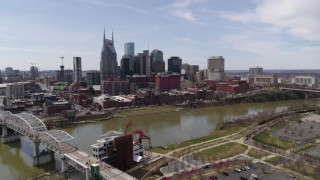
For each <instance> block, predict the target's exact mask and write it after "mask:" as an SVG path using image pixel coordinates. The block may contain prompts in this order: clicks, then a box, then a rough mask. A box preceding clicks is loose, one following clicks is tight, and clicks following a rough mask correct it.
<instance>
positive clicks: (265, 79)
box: [253, 74, 278, 87]
mask: <svg viewBox="0 0 320 180" xmlns="http://www.w3.org/2000/svg"><path fill="white" fill-rule="evenodd" d="M277 83H278V78H277V76H275V75H273V74H257V75H256V76H254V80H253V84H254V86H260V87H267V86H274V85H276V84H277Z"/></svg>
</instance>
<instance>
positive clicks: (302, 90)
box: [280, 87, 320, 93]
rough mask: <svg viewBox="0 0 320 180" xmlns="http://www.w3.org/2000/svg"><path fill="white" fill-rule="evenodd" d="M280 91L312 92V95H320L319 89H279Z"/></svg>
mask: <svg viewBox="0 0 320 180" xmlns="http://www.w3.org/2000/svg"><path fill="white" fill-rule="evenodd" d="M280 89H281V90H290V91H301V92H313V93H320V89H307V88H287V87H281V88H280Z"/></svg>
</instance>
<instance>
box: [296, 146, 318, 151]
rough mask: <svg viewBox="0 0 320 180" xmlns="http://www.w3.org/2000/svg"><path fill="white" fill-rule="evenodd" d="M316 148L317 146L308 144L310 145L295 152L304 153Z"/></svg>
mask: <svg viewBox="0 0 320 180" xmlns="http://www.w3.org/2000/svg"><path fill="white" fill-rule="evenodd" d="M316 146H318V145H317V144H310V145H307V146H305V147H303V148H301V149H299V150H298V151H297V152H302V151H306V150H308V149H311V148H314V147H316Z"/></svg>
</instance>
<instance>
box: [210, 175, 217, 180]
mask: <svg viewBox="0 0 320 180" xmlns="http://www.w3.org/2000/svg"><path fill="white" fill-rule="evenodd" d="M209 179H213V180H215V179H218V177H217V176H209Z"/></svg>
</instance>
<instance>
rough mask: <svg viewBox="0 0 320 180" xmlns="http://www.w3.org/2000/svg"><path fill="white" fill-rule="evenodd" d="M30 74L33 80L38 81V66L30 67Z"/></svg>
mask: <svg viewBox="0 0 320 180" xmlns="http://www.w3.org/2000/svg"><path fill="white" fill-rule="evenodd" d="M30 74H31V76H32V79H36V77H38V76H39V70H38V67H36V66H31V67H30Z"/></svg>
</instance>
